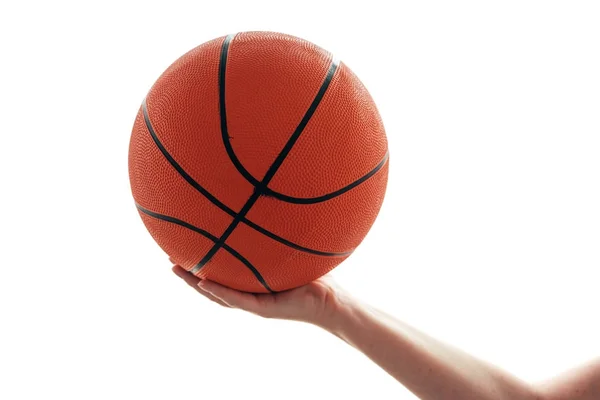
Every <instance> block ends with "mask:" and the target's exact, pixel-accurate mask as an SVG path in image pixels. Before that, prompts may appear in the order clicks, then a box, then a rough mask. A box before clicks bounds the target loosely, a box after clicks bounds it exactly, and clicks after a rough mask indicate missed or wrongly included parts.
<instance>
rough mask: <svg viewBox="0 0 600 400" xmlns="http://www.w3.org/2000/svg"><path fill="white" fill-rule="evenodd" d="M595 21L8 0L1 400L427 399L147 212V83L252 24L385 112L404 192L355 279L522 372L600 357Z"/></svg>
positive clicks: (386, 6) (533, 7)
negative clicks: (173, 261) (183, 249)
mask: <svg viewBox="0 0 600 400" xmlns="http://www.w3.org/2000/svg"><path fill="white" fill-rule="evenodd" d="M450 3H451V4H450ZM392 5H393V6H392ZM598 21H600V7H599V6H598V3H597V2H593V1H588V2H585V1H580V2H567V1H563V2H557V1H527V2H524V1H504V2H479V1H471V2H467V1H456V2H430V1H423V2H404V1H400V2H396V1H394V2H392V1H389V2H377V1H368V2H356V3H353V2H349V1H307V0H304V1H301V2H287V1H286V2H284V1H272V2H267V1H229V2H204V1H194V2H179V1H168V2H167V1H164V2H162V3H159V2H151V1H144V2H141V1H139V2H125V1H120V2H116V1H115V2H97V3H91V2H75V1H74V2H66V1H52V2H44V1H37V2H35V1H22V2H3V3H2V5H0V51H1V55H2V56H1V62H0V71H1V73H0V115H1V118H0V135H1V138H2V140H1V145H0V150H1V156H0V174H1V183H2V189H1V190H2V194H1V196H0V202H1V212H2V215H1V219H0V234H1V236H2V237H1V242H0V243H1V244H0V246H1V255H2V258H1V267H0V268H1V269H0V398H2V399H7V400H8V399H10V400H18V399H46V398H52V399H54V398H56V399H59V398H60V399H63V400H67V399H107V398H111V399H132V398H134V399H142V398H143V399H149V398H151V399H154V398H156V399H166V398H172V399H184V400H185V399H198V398H209V399H235V398H244V399H263V398H268V397H275V398H286V399H307V398H310V399H327V398H336V399H338V398H349V397H351V398H373V399H382V400H383V399H398V398H403V399H412V398H414V397H413V396H412V395H411V394H410V393H409V392H407V391H406V390H405V389H403V388H402V387H401V386H400V385H399V384H397V383H396V382H395V381H394V380H393V379H391V378H390V377H389V376H387V375H386V374H385V373H384V372H383V371H381V370H379V369H378V368H377V367H376V366H375V365H373V364H371V363H370V362H369V361H368V360H367V359H366V358H365V357H364V356H362V355H361V354H359V353H358V352H356V351H355V350H354V349H352V348H351V347H349V346H348V345H346V344H345V343H343V342H341V341H339V340H338V339H337V338H335V337H333V336H332V335H329V334H327V333H325V332H323V331H320V330H318V329H317V328H314V327H312V326H308V325H303V324H299V323H293V322H281V321H271V320H262V319H260V318H258V317H254V316H251V315H246V314H243V313H242V312H239V311H232V310H225V309H221V308H219V307H218V306H216V305H214V304H212V303H209V302H208V301H205V299H204V298H201V296H199V295H198V294H197V293H195V292H194V291H192V290H191V289H189V288H188V287H186V286H185V285H184V284H183V283H182V282H181V281H180V280H178V279H177V278H176V277H175V276H174V275H173V274H172V273H171V271H170V263H169V262H168V260H167V257H166V255H165V254H164V253H163V252H162V250H160V248H159V247H158V246H157V245H156V244H155V243H154V241H153V240H152V238H151V237H150V235H149V234H148V233H147V231H146V230H145V228H144V226H143V224H142V222H141V219H140V217H139V216H138V215H137V212H136V209H135V207H134V203H133V199H132V197H131V193H130V189H129V181H128V174H127V151H128V142H129V135H130V130H131V127H132V124H133V119H134V117H135V114H136V112H137V110H138V107H139V105H140V102H141V100H142V98H143V96H144V95H145V93H146V91H147V90H148V89H149V87H150V86H151V85H152V83H153V82H154V81H155V79H156V78H157V77H158V76H159V75H160V73H161V72H162V71H163V70H164V69H165V68H166V67H167V66H168V65H169V64H170V63H171V62H173V61H174V60H175V59H176V58H177V57H179V56H180V55H182V54H183V53H184V52H186V51H188V50H189V49H191V48H192V47H194V46H196V45H198V44H200V43H202V42H204V41H207V40H209V39H212V38H214V37H218V36H222V35H226V34H229V33H235V32H238V31H246V30H271V31H281V32H285V33H289V34H292V35H295V36H299V37H302V38H305V39H308V40H310V41H313V42H315V43H316V44H318V45H320V46H322V47H324V48H326V49H328V50H330V51H332V52H333V53H335V54H336V55H337V56H338V57H339V58H340V59H341V60H342V61H343V62H345V63H346V64H347V65H348V66H349V67H350V68H351V69H353V70H354V72H356V74H357V75H358V76H359V77H360V78H361V79H362V81H363V82H364V83H365V85H366V86H367V88H368V89H369V90H370V92H371V94H372V96H373V97H374V99H375V101H376V103H377V105H378V107H379V109H380V112H381V115H382V117H383V120H384V123H385V126H386V130H387V134H388V138H389V146H390V153H391V159H390V162H391V163H390V168H391V169H390V179H389V184H388V192H387V197H386V200H385V202H384V205H383V208H382V210H381V214H380V216H379V218H378V219H377V221H376V223H375V225H374V226H373V228H372V230H371V232H370V233H369V235H368V236H367V238H366V239H365V241H364V242H363V244H362V245H361V246H360V247H359V249H358V250H357V251H356V253H355V254H354V255H352V256H351V257H350V258H349V259H348V260H347V261H346V262H344V263H343V264H342V265H341V266H339V267H338V268H337V269H336V270H335V271H334V275H335V276H336V277H337V280H338V281H339V283H340V284H341V285H342V286H345V287H346V288H348V289H349V290H351V291H352V292H354V293H355V294H356V295H357V296H358V297H360V298H362V299H364V300H365V301H368V302H370V303H371V304H374V305H376V306H378V307H380V308H382V309H384V310H386V311H387V312H389V313H392V314H395V315H396V316H398V317H399V318H401V319H403V320H405V321H407V322H408V323H410V324H413V325H414V326H416V327H418V328H419V329H422V330H424V331H425V332H427V333H429V334H431V335H433V336H436V337H438V338H440V339H442V340H445V341H447V342H450V343H452V344H454V345H456V346H459V347H461V348H463V349H464V350H466V351H468V352H471V353H473V354H475V355H476V356H479V357H482V358H484V359H486V360H489V361H491V362H493V363H495V364H497V365H499V366H501V367H503V368H506V369H508V370H509V371H511V372H513V373H514V374H516V375H518V376H520V377H521V378H523V379H527V380H539V379H545V378H547V377H550V376H552V375H554V374H556V373H558V372H560V371H562V370H563V369H565V368H568V367H571V366H573V365H575V364H577V363H579V362H582V361H584V360H586V359H589V358H591V357H594V356H598V355H600V341H599V340H598V338H599V337H600V319H599V318H598V304H599V300H600V293H599V289H598V278H599V276H600V274H599V272H598V269H599V267H600V250H599V249H600V247H599V243H600V211H599V204H600V184H599V182H600V181H599V178H600V157H599V150H600V118H599V117H598V115H599V109H600V95H599V93H600V74H599V73H598V71H600V53H599V52H598V48H599V46H600V24H598Z"/></svg>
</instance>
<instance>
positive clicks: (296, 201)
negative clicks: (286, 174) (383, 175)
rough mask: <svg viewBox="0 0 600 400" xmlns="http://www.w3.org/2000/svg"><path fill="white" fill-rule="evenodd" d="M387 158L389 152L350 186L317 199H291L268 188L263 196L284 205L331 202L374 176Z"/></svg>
mask: <svg viewBox="0 0 600 400" xmlns="http://www.w3.org/2000/svg"><path fill="white" fill-rule="evenodd" d="M388 158H389V152H387V153H385V156H384V157H383V160H381V162H379V164H377V166H376V167H375V168H373V169H372V170H371V171H369V173H368V174H366V175H365V176H363V177H361V178H359V179H357V180H355V181H354V182H352V183H351V184H349V185H347V186H344V187H343V188H341V189H338V190H336V191H335V192H331V193H328V194H324V195H323V196H318V197H306V198H305V197H292V196H287V195H285V194H282V193H278V192H275V191H273V190H271V189H269V188H266V189H265V192H264V195H265V196H270V197H274V198H276V199H278V200H281V201H285V202H286V203H294V204H315V203H321V202H323V201H327V200H331V199H333V198H335V197H338V196H339V195H342V194H344V193H346V192H347V191H349V190H351V189H354V188H355V187H357V186H358V185H360V184H361V183H363V182H365V181H366V180H368V179H369V178H370V177H372V176H373V175H375V174H376V173H377V171H379V170H380V169H381V168H383V166H384V165H385V163H386V162H387V160H388Z"/></svg>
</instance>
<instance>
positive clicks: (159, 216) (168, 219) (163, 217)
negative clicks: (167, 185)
mask: <svg viewBox="0 0 600 400" xmlns="http://www.w3.org/2000/svg"><path fill="white" fill-rule="evenodd" d="M135 206H136V207H137V209H138V210H140V211H141V212H142V213H144V214H146V215H148V216H150V217H153V218H156V219H159V220H162V221H166V222H170V223H172V224H176V225H179V226H182V227H184V228H186V229H189V230H191V231H194V232H196V233H199V234H200V235H202V236H204V237H205V238H207V239H209V240H211V241H212V242H217V241H218V240H219V238H218V237H216V236H214V235H212V234H211V233H210V232H208V231H205V230H204V229H201V228H198V227H196V226H194V225H192V224H190V223H188V222H185V221H183V220H180V219H178V218H175V217H171V216H168V215H164V214H159V213H157V212H154V211H150V210H148V209H146V208H144V207H142V206H141V205H139V204H137V203H136V204H135ZM223 249H225V250H226V251H227V252H228V253H230V254H231V255H232V256H234V257H235V258H237V259H238V260H239V261H240V262H241V263H242V264H244V265H245V266H246V268H248V269H249V270H250V271H251V272H252V274H254V277H255V278H256V279H257V280H258V281H259V282H260V283H261V285H263V287H264V288H265V289H267V290H268V291H269V292H271V293H275V292H274V291H273V290H272V289H271V288H270V287H269V285H268V284H267V282H266V281H265V278H264V277H263V276H262V275H261V274H260V272H259V271H258V270H257V269H256V268H255V267H254V266H253V265H252V264H251V263H250V261H248V260H247V259H246V258H244V257H243V256H242V255H241V254H240V253H239V252H238V251H236V250H235V249H234V248H232V247H231V246H229V245H227V244H224V245H223Z"/></svg>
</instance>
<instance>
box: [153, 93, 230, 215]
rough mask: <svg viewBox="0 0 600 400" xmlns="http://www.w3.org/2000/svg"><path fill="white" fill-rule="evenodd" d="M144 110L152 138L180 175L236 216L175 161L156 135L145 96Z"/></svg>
mask: <svg viewBox="0 0 600 400" xmlns="http://www.w3.org/2000/svg"><path fill="white" fill-rule="evenodd" d="M142 112H143V114H144V122H145V123H146V128H148V131H149V132H150V136H152V140H154V143H155V144H156V146H157V147H158V149H159V150H160V152H161V153H162V154H163V156H165V158H166V159H167V161H168V162H169V164H171V165H172V166H173V168H175V170H176V171H177V172H178V173H179V175H181V176H182V177H183V179H185V180H186V181H187V183H189V184H190V185H191V186H192V187H193V188H194V189H196V190H197V191H199V192H200V193H202V194H203V195H204V197H206V198H207V199H208V200H210V201H211V203H213V204H214V205H216V206H217V207H219V208H220V209H221V210H223V211H225V212H226V213H227V214H229V215H231V216H232V217H235V215H236V212H235V211H233V210H232V209H231V208H229V207H227V206H226V205H225V204H223V203H222V202H220V201H219V199H217V198H216V197H215V196H213V195H212V194H211V193H210V192H209V191H208V190H206V189H204V188H203V187H202V186H201V185H200V184H199V183H198V182H196V181H195V180H194V178H192V177H191V176H190V175H189V174H188V173H187V172H185V170H184V169H183V168H182V167H181V165H179V164H178V163H177V161H175V159H174V158H173V157H172V156H171V154H169V152H168V151H167V149H165V146H163V144H162V143H161V142H160V140H158V136H157V135H156V132H155V131H154V128H153V127H152V123H151V122H150V117H149V116H148V105H147V104H146V99H145V98H144V101H143V102H142Z"/></svg>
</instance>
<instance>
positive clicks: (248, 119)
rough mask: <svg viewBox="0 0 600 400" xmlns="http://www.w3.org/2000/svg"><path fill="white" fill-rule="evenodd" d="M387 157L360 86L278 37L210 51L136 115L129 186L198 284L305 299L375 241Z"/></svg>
mask: <svg viewBox="0 0 600 400" xmlns="http://www.w3.org/2000/svg"><path fill="white" fill-rule="evenodd" d="M387 173H388V148H387V139H386V135H385V131H384V127H383V123H382V121H381V118H380V116H379V113H378V111H377V108H376V106H375V104H374V102H373V100H372V98H371V96H370V95H369V93H368V92H367V89H366V88H365V87H364V86H363V84H362V83H361V82H360V80H359V79H358V78H357V77H356V76H355V75H354V74H353V73H352V71H351V70H350V69H349V68H348V67H347V66H346V65H344V64H343V63H341V62H338V61H337V60H336V59H335V58H334V57H333V56H332V55H331V54H330V53H329V52H327V51H325V50H323V49H321V48H320V47H318V46H316V45H314V44H312V43H310V42H307V41H305V40H302V39H299V38H296V37H293V36H289V35H284V34H281V33H273V32H244V33H238V34H236V35H229V36H227V37H221V38H218V39H214V40H212V41H210V42H207V43H204V44H202V45H200V46H198V47H196V48H195V49H193V50H191V51H190V52H188V53H187V54H185V55H183V56H182V57H181V58H179V59H178V60H177V61H175V62H174V63H173V64H172V65H171V66H170V67H169V68H168V69H167V70H166V71H165V72H164V73H163V74H162V75H161V76H160V77H159V79H158V80H157V81H156V83H155V84H154V85H153V86H152V88H151V89H150V91H149V93H148V94H147V96H146V98H145V99H144V101H143V103H142V106H141V107H140V110H139V112H138V114H137V118H136V120H135V123H134V126H133V132H132V135H131V142H130V147H129V178H130V182H131V189H132V193H133V197H134V199H135V202H136V206H137V209H138V211H139V213H140V215H141V218H142V220H143V222H144V224H145V226H146V228H147V229H148V231H149V232H150V234H151V235H152V237H153V238H154V240H155V241H156V242H157V243H158V245H159V246H160V247H161V248H162V249H163V250H164V251H165V252H166V253H167V254H168V255H169V256H170V257H171V258H172V259H173V260H174V261H175V262H176V263H178V264H179V265H181V266H182V267H184V268H185V269H187V270H188V271H191V272H192V273H194V274H195V275H196V276H198V277H201V278H206V279H210V280H213V281H215V282H218V283H220V284H223V285H226V286H229V287H232V288H235V289H238V290H243V291H248V292H269V291H274V292H276V291H281V290H286V289H290V288H294V287H297V286H300V285H304V284H306V283H308V282H310V281H312V280H315V279H316V278H318V277H320V276H322V275H324V274H326V273H327V272H329V271H330V270H331V269H333V268H334V267H336V266H337V265H338V264H339V263H340V262H342V261H343V260H344V259H346V257H348V256H349V255H350V254H351V253H352V252H353V251H354V249H355V248H356V247H357V246H358V245H359V244H360V242H361V241H362V240H363V238H364V237H365V235H366V234H367V232H368V231H369V229H370V228H371V225H372V224H373V222H374V220H375V218H376V217H377V214H378V212H379V209H380V207H381V203H382V201H383V198H384V195H385V189H386V185H387Z"/></svg>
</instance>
